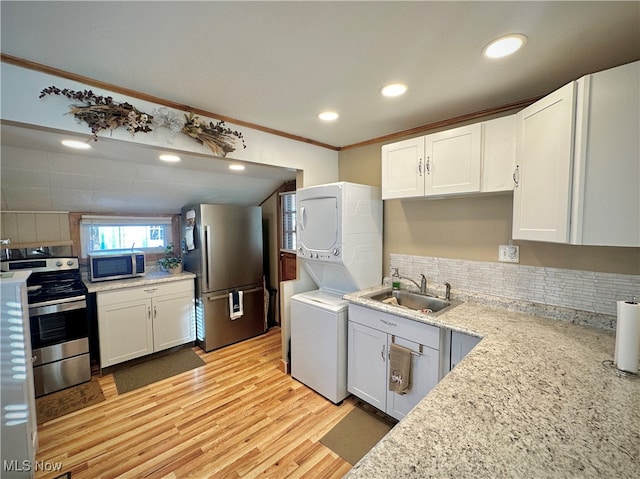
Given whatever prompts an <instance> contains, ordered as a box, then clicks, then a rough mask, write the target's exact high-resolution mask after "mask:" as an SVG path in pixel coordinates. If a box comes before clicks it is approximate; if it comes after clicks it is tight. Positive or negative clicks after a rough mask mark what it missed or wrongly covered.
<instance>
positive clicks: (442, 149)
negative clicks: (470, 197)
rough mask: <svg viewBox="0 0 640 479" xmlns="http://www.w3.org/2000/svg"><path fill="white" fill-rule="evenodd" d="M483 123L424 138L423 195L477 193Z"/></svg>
mask: <svg viewBox="0 0 640 479" xmlns="http://www.w3.org/2000/svg"><path fill="white" fill-rule="evenodd" d="M481 145H482V124H481V123H476V124H474V125H469V126H463V127H461V128H454V129H452V130H447V131H442V132H440V133H434V134H432V135H427V137H426V155H427V163H426V176H425V189H424V191H425V195H427V196H429V195H443V194H452V193H472V192H477V191H480V161H481V155H482V149H481Z"/></svg>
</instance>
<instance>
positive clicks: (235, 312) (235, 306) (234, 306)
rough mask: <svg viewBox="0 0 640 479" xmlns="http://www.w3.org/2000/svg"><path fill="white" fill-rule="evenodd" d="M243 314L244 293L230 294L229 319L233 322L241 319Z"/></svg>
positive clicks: (235, 292)
mask: <svg viewBox="0 0 640 479" xmlns="http://www.w3.org/2000/svg"><path fill="white" fill-rule="evenodd" d="M243 314H244V306H243V304H242V291H234V292H233V293H229V317H230V318H231V320H232V321H233V320H234V319H238V318H241V317H242V315H243Z"/></svg>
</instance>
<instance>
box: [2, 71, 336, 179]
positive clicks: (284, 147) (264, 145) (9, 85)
mask: <svg viewBox="0 0 640 479" xmlns="http://www.w3.org/2000/svg"><path fill="white" fill-rule="evenodd" d="M1 85H2V90H1V99H2V101H1V104H2V112H1V115H2V120H7V121H14V122H19V123H24V124H28V125H36V126H40V127H46V128H55V129H59V130H65V131H70V132H76V133H81V134H86V135H87V136H89V135H90V133H91V132H90V129H89V127H88V126H87V125H86V124H84V123H82V124H81V123H78V122H76V120H75V118H74V117H73V115H67V114H66V113H68V111H69V106H70V105H71V103H72V102H71V101H70V100H69V99H67V98H66V97H63V96H58V95H47V96H46V97H44V98H42V99H40V98H38V96H39V95H40V92H41V91H42V90H43V89H45V88H47V87H50V86H56V87H58V88H61V89H63V88H69V89H71V90H85V89H90V90H92V91H93V92H94V93H96V94H98V95H103V96H112V97H113V98H114V100H115V101H118V102H125V101H126V102H129V103H131V104H132V105H133V106H135V107H136V108H137V109H138V110H141V111H144V112H146V113H150V114H152V112H153V110H154V109H157V108H160V107H161V106H162V105H158V104H155V103H151V102H147V101H143V100H139V99H137V98H132V97H127V96H124V95H120V94H118V93H113V92H110V91H107V90H102V89H100V88H93V87H90V86H88V85H85V84H82V83H79V82H75V81H72V80H67V79H65V78H61V77H57V76H54V75H49V74H45V73H42V72H38V71H35V70H29V69H27V68H22V67H19V66H15V65H9V64H6V63H2V71H1ZM173 111H175V112H176V113H177V114H183V113H184V112H181V111H179V110H173ZM203 119H205V120H207V121H211V120H215V118H203ZM227 126H228V127H230V128H232V129H234V130H238V131H240V132H242V134H243V136H244V138H245V143H246V144H247V148H246V149H242V148H238V149H237V150H236V151H234V152H233V153H230V154H229V155H227V158H235V159H239V160H246V161H251V162H255V163H262V164H266V165H272V166H281V167H285V168H294V169H297V170H303V171H304V175H303V178H304V182H303V186H312V185H317V184H322V183H331V182H334V181H338V152H337V151H334V150H329V149H327V148H322V147H319V146H315V145H311V144H308V143H304V142H301V141H296V140H291V139H288V138H284V137H281V136H277V135H272V134H270V133H266V132H263V131H259V130H253V129H251V128H246V127H243V126H237V125H233V124H231V123H227ZM101 135H110V136H111V137H112V138H115V139H118V140H123V141H129V142H132V143H137V144H143V145H153V146H163V145H167V143H166V138H167V137H168V135H166V137H165V139H163V138H162V136H163V135H162V134H156V135H154V134H150V133H136V135H135V136H131V135H130V134H129V132H127V131H126V130H125V129H124V128H120V129H118V130H115V131H113V132H112V133H108V132H107V133H104V132H103V133H101ZM171 148H172V149H176V150H182V151H185V152H191V153H200V154H203V153H204V154H211V151H210V150H209V149H208V148H206V147H204V146H202V145H200V144H199V143H197V142H196V141H194V140H193V139H191V138H189V137H187V136H186V135H176V136H174V137H173V138H172V143H171Z"/></svg>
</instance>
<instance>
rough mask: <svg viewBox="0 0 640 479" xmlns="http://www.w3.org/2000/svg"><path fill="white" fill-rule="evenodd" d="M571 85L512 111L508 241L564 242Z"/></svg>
mask: <svg viewBox="0 0 640 479" xmlns="http://www.w3.org/2000/svg"><path fill="white" fill-rule="evenodd" d="M574 92H575V82H571V83H569V84H568V85H565V86H564V87H562V88H560V89H559V90H556V91H555V92H553V93H551V94H550V95H548V96H546V97H544V98H543V99H541V100H539V101H537V102H536V103H534V104H533V105H530V106H528V107H527V108H525V109H524V110H522V111H521V112H519V113H518V116H517V125H516V169H517V171H516V179H517V180H518V182H517V185H516V187H515V189H514V193H513V238H514V239H524V240H532V241H550V242H557V243H567V242H568V241H569V220H570V207H571V205H570V201H571V197H570V194H571V169H572V162H573V136H574V123H575V122H574V114H573V113H574V104H575V99H574V98H575V94H574Z"/></svg>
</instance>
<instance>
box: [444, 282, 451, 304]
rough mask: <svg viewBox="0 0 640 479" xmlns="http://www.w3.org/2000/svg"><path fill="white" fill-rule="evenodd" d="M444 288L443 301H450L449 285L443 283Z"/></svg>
mask: <svg viewBox="0 0 640 479" xmlns="http://www.w3.org/2000/svg"><path fill="white" fill-rule="evenodd" d="M444 287H445V288H446V291H445V292H444V299H446V300H447V301H451V285H450V284H449V283H444Z"/></svg>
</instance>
